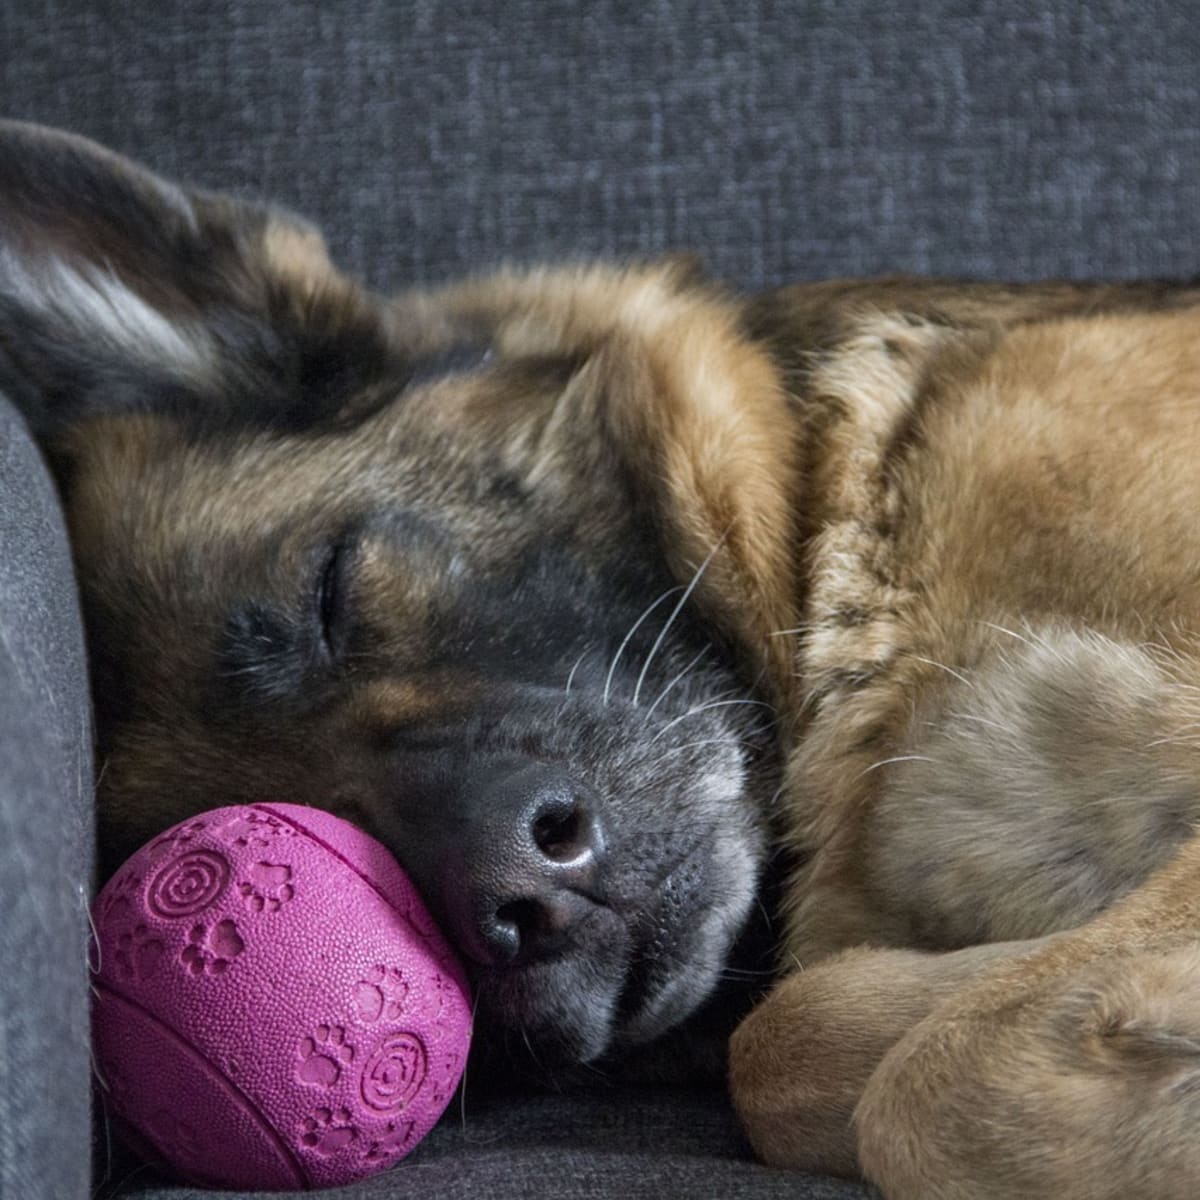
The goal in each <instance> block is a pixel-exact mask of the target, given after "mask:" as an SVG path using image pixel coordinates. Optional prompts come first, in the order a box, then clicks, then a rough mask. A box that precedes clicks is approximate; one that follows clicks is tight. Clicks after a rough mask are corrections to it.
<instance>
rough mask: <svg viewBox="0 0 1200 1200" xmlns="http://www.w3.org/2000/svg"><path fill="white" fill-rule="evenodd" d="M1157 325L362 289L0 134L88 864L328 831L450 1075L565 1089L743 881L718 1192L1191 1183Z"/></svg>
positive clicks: (1195, 719) (1189, 455) (636, 1042)
mask: <svg viewBox="0 0 1200 1200" xmlns="http://www.w3.org/2000/svg"><path fill="white" fill-rule="evenodd" d="M1198 301H1200V292H1198V291H1195V290H1192V289H1189V288H1187V287H1185V286H1182V285H1179V286H1172V285H1134V284H1124V285H1112V286H1105V285H1065V284H1063V285H1058V284H1050V285H1037V286H1022V287H1003V286H996V285H984V284H965V283H964V284H951V283H938V282H924V281H915V280H883V281H876V282H863V283H853V282H849V283H843V282H835V283H826V284H811V285H803V286H798V287H793V288H787V289H783V290H780V291H776V292H772V293H769V294H764V295H758V296H749V297H746V296H737V295H733V294H729V293H727V292H725V291H723V290H721V289H719V288H717V287H715V286H713V285H712V284H710V283H708V282H706V281H704V280H702V279H701V278H699V277H698V274H697V272H696V271H695V270H694V269H693V268H692V267H691V266H690V265H689V264H687V263H684V262H680V261H669V262H665V263H662V264H650V265H644V266H636V267H626V268H615V267H579V268H571V267H567V268H560V269H553V270H529V271H520V272H516V271H514V272H507V273H500V274H498V275H495V276H491V277H487V278H483V279H478V280H474V281H470V282H467V283H464V284H460V285H452V286H447V287H443V288H440V289H435V290H429V291H422V292H415V293H411V294H402V295H400V296H398V297H391V298H388V299H386V300H385V299H382V298H377V297H373V296H370V295H368V294H367V293H366V292H365V291H363V290H362V289H361V288H360V287H358V286H357V285H356V284H354V283H353V282H352V281H350V280H348V279H347V278H345V277H344V276H343V275H341V274H340V273H339V272H338V271H337V270H336V269H335V268H334V266H333V265H332V264H331V263H330V261H329V259H328V257H327V255H326V253H325V250H324V247H323V243H322V241H321V239H320V236H319V235H318V234H317V233H316V232H315V231H314V230H312V229H311V228H310V227H308V226H307V225H305V224H304V223H303V222H301V221H299V220H297V219H296V218H294V217H292V216H290V215H287V214H284V213H281V212H278V211H275V210H273V209H268V208H262V207H258V206H254V205H251V204H247V203H244V202H241V201H237V200H234V199H230V198H227V197H222V196H216V195H211V194H206V193H202V192H198V191H194V190H185V189H182V188H179V187H176V186H174V185H172V184H170V183H167V182H164V181H163V180H160V179H158V178H157V177H155V176H153V175H151V174H149V173H147V172H145V171H143V170H141V169H140V168H137V167H135V166H133V165H132V164H130V163H128V162H127V161H125V160H123V159H121V158H119V157H117V156H115V155H112V154H110V153H108V152H106V151H104V150H102V149H100V148H98V147H96V146H94V145H92V144H90V143H87V142H85V141H83V140H81V139H78V138H74V137H71V136H68V135H65V134H61V133H54V132H50V131H47V130H44V129H40V128H36V127H31V126H25V125H19V124H2V125H0V389H3V391H4V392H5V393H7V394H8V395H9V396H10V397H11V398H13V399H14V400H15V401H16V402H17V403H18V405H19V406H20V407H21V408H22V410H23V411H24V412H25V413H26V415H27V417H28V419H29V421H30V423H31V425H32V427H33V428H34V430H35V432H36V433H37V434H38V436H39V437H40V438H41V440H42V443H43V445H44V447H45V449H46V453H47V455H48V457H49V459H50V461H51V464H52V466H53V468H54V470H55V473H56V476H57V478H58V481H59V484H60V488H61V491H62V495H63V500H64V506H65V509H66V512H67V516H68V521H69V525H70V529H71V534H72V539H73V545H74V550H75V555H76V565H77V571H78V577H79V581H80V587H81V593H82V603H83V606H84V614H85V620H86V624H87V630H88V638H89V654H90V661H91V670H92V677H93V690H94V695H95V705H96V717H97V746H98V754H99V761H100V763H101V768H100V771H99V779H98V788H97V791H98V804H99V820H100V830H101V850H102V861H103V863H104V864H105V865H106V867H107V868H109V869H111V868H112V867H115V866H116V865H117V864H118V863H119V862H120V860H121V859H122V858H123V857H124V855H126V854H127V853H128V852H130V851H131V850H133V849H134V848H135V847H136V846H137V845H139V844H140V843H141V842H142V841H144V840H145V839H146V838H147V837H149V836H150V835H151V834H153V833H154V832H156V831H158V830H160V829H162V828H163V827H165V826H167V825H169V824H171V823H173V822H175V821H177V820H180V819H181V818H183V817H185V816H187V815H188V814H190V813H193V812H196V811H199V810H202V809H204V808H208V807H211V806H213V805H214V804H216V803H235V802H239V801H253V800H259V799H262V798H264V797H274V798H278V799H285V800H289V801H293V802H300V803H308V804H314V805H320V806H323V807H326V808H329V809H331V810H333V811H335V812H338V813H340V814H342V815H343V816H346V817H348V818H349V819H351V820H353V821H355V822H357V823H358V824H360V825H361V826H363V827H364V828H366V829H367V830H369V831H370V832H372V833H374V834H375V835H376V836H378V837H380V838H381V839H382V840H384V841H385V842H386V843H387V844H388V845H389V846H390V847H391V848H392V849H393V850H394V851H395V853H396V855H397V856H398V858H399V859H400V861H401V863H402V864H403V865H404V867H405V868H406V870H407V871H408V873H409V874H410V876H411V877H412V878H413V879H414V881H415V882H416V883H417V884H418V886H419V887H420V888H421V890H422V892H423V893H424V895H425V897H426V899H427V900H428V902H429V904H430V906H431V908H432V910H433V911H434V913H435V914H436V915H437V917H438V919H439V921H440V923H441V924H442V926H443V927H444V929H445V930H446V932H447V934H448V935H449V937H450V938H451V940H452V941H453V942H454V943H455V944H456V946H457V947H458V949H459V951H460V952H461V954H462V955H463V957H464V959H465V960H466V962H467V963H468V964H469V969H470V972H471V975H472V979H473V983H474V986H475V989H476V993H477V996H478V1000H479V1028H480V1037H479V1038H478V1039H477V1041H480V1042H483V1043H486V1044H487V1045H488V1046H491V1047H500V1048H502V1049H505V1050H506V1052H507V1050H508V1049H509V1048H512V1047H519V1046H527V1047H528V1049H529V1052H530V1053H531V1054H532V1055H533V1056H534V1057H536V1059H537V1060H538V1062H540V1063H542V1064H543V1065H545V1066H549V1067H550V1068H551V1069H555V1068H562V1069H564V1070H569V1069H570V1068H571V1067H572V1066H573V1065H578V1064H590V1063H596V1062H598V1061H608V1060H615V1059H618V1058H619V1057H620V1056H621V1055H622V1054H626V1055H627V1054H628V1051H629V1050H630V1048H640V1047H646V1046H649V1045H651V1044H662V1042H663V1040H664V1039H665V1038H669V1037H670V1036H672V1034H673V1032H674V1031H677V1030H680V1029H684V1028H686V1027H687V1026H688V1024H689V1022H690V1021H691V1020H693V1019H694V1018H695V1015H696V1014H697V1013H700V1012H702V1011H703V1010H704V1009H705V1006H706V1005H708V1004H709V1003H711V998H712V997H713V996H714V994H715V993H716V992H717V991H718V989H719V986H720V985H721V983H722V981H723V980H724V979H725V978H726V976H727V975H728V974H729V973H730V971H729V968H730V964H731V963H732V962H735V961H736V956H737V954H738V948H739V946H740V945H742V944H743V943H744V941H745V940H746V938H747V937H748V936H749V935H750V934H751V933H752V932H753V929H754V926H755V924H756V922H757V921H758V918H759V914H760V911H761V909H762V908H763V905H762V903H761V901H762V898H763V897H767V896H769V895H770V893H771V890H772V889H771V888H769V887H768V886H767V881H768V879H769V877H770V875H771V873H772V869H773V868H776V867H778V866H779V865H780V864H781V863H782V864H784V866H785V868H786V872H787V874H786V879H785V881H784V886H783V888H782V896H781V898H780V903H779V904H778V905H777V906H774V907H777V910H778V911H777V912H774V913H771V914H769V915H770V916H773V917H774V918H776V920H777V925H776V927H775V928H776V936H777V942H778V945H777V946H776V950H777V957H776V961H777V964H778V968H779V973H780V979H779V982H778V983H777V985H776V986H775V988H774V990H773V991H771V992H770V993H769V995H767V996H766V997H765V999H764V1000H763V1001H762V1003H761V1004H759V1005H758V1007H757V1008H756V1009H755V1010H754V1011H753V1012H752V1013H751V1015H750V1016H749V1017H748V1018H747V1019H746V1020H745V1021H744V1022H743V1023H742V1024H741V1026H740V1027H739V1028H738V1030H737V1032H736V1033H735V1034H734V1036H733V1039H732V1042H731V1044H730V1045H731V1051H730V1062H729V1070H730V1079H731V1083H732V1089H733V1096H734V1100H735V1103H736V1105H737V1107H738V1110H739V1112H740V1114H741V1117H742V1119H743V1121H744V1123H745V1126H746V1129H747V1131H748V1133H749V1135H750V1138H751V1141H752V1142H753V1144H754V1146H755V1148H756V1150H757V1151H758V1152H759V1153H760V1154H761V1155H762V1156H763V1157H764V1158H765V1159H766V1160H768V1161H770V1162H774V1163H777V1164H781V1165H791V1166H797V1167H803V1168H808V1169H822V1170H832V1171H838V1172H842V1173H846V1174H859V1173H862V1174H865V1175H866V1176H867V1177H868V1178H870V1179H873V1180H875V1181H876V1182H878V1183H879V1184H880V1185H881V1187H882V1188H883V1191H884V1192H885V1194H886V1195H887V1196H889V1197H893V1198H896V1200H901V1198H909V1197H911V1198H913V1200H917V1198H920V1200H930V1198H933V1197H964V1198H965V1197H997V1198H999V1197H1046V1198H1047V1200H1049V1198H1050V1197H1055V1198H1058V1197H1072V1196H1077V1197H1088V1198H1089V1200H1096V1198H1099V1197H1108V1196H1112V1197H1118V1196H1120V1197H1127V1196H1131V1195H1136V1196H1154V1197H1160V1196H1161V1197H1174V1196H1179V1197H1190V1196H1192V1195H1194V1194H1195V1191H1196V1188H1197V1186H1200V1151H1197V1150H1196V1149H1195V1148H1194V1144H1195V1139H1194V1138H1193V1137H1192V1136H1191V1133H1192V1129H1193V1127H1194V1122H1195V1120H1196V1119H1198V1118H1200V987H1198V986H1197V985H1200V875H1198V873H1197V870H1198V868H1200V843H1197V842H1196V841H1195V839H1194V838H1193V835H1192V831H1193V825H1194V822H1195V821H1196V819H1197V814H1198V812H1200V789H1198V787H1197V782H1198V780H1200V740H1198V735H1197V729H1200V643H1198V642H1197V638H1196V634H1197V632H1198V631H1200V533H1198V532H1197V526H1196V521H1195V519H1194V514H1195V513H1196V512H1197V511H1200V478H1198V476H1197V472H1196V469H1195V464H1196V461H1197V456H1198V454H1200V337H1198V335H1200V310H1198V309H1197V307H1196V306H1197V303H1198ZM447 355H449V356H451V359H452V360H453V362H452V365H449V366H447V365H446V361H447V360H446V356H447ZM464 355H465V356H464ZM454 363H456V364H457V365H454ZM464 364H465V365H464ZM641 1053H642V1051H640V1050H639V1054H641Z"/></svg>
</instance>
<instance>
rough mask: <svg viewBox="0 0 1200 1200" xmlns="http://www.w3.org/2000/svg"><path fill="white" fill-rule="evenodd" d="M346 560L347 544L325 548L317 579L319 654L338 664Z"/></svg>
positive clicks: (342, 629)
mask: <svg viewBox="0 0 1200 1200" xmlns="http://www.w3.org/2000/svg"><path fill="white" fill-rule="evenodd" d="M349 558H350V550H349V547H348V545H347V541H346V539H345V538H344V537H343V538H339V539H338V540H337V541H336V542H334V543H333V544H332V545H331V546H330V547H329V550H328V552H327V553H326V555H325V558H324V559H323V560H322V563H321V567H320V571H319V573H318V575H317V586H316V613H317V624H318V628H319V629H320V634H321V651H322V653H323V654H324V655H325V656H326V657H327V658H328V659H329V660H330V661H331V662H336V661H337V660H338V658H339V657H340V655H341V652H342V650H343V649H344V645H345V636H344V633H345V628H344V627H345V619H344V618H345V609H346V590H347V589H346V579H345V572H346V569H347V565H348V560H349Z"/></svg>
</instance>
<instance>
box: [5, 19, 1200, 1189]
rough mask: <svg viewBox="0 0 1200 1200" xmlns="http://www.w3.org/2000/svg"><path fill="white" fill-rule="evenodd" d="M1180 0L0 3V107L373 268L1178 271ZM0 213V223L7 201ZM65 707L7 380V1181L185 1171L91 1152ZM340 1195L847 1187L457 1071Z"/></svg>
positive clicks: (1188, 98) (1184, 119)
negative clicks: (270, 212)
mask: <svg viewBox="0 0 1200 1200" xmlns="http://www.w3.org/2000/svg"><path fill="white" fill-rule="evenodd" d="M1198 62H1200V22H1198V21H1196V19H1195V16H1194V7H1193V5H1192V4H1191V3H1190V2H1189V0H1141V2H1139V3H1136V4H1134V3H1124V4H1123V3H1119V2H1118V0H1092V3H1079V4H1074V3H1071V4H1065V3H1063V4H1050V3H1047V2H1045V0H1043V3H1040V4H1031V3H1028V2H1027V0H976V2H975V3H971V2H969V0H923V2H922V3H919V4H916V3H903V2H902V0H893V2H892V3H887V2H885V0H812V2H809V3H798V4H782V3H780V4H771V3H768V2H767V0H739V3H738V4H736V5H719V6H718V5H701V4H692V3H678V4H671V3H670V2H669V0H665V2H663V3H646V2H645V0H642V2H641V3H638V4H624V3H619V2H617V0H585V2H581V3H570V4H567V3H560V4H555V3H543V2H539V0H507V3H491V4H488V3H471V4H455V5H449V4H437V3H435V2H434V0H420V2H414V3H402V2H396V0H356V2H347V3H337V2H330V0H292V2H291V3H289V4H286V5H284V4H264V3H256V2H254V0H213V2H211V3H204V4H194V3H186V4H185V3H182V2H181V0H156V3H154V4H153V5H149V4H147V5H131V4H126V5H121V4H116V3H112V4H100V3H95V4H84V3H81V2H80V3H71V2H70V0H58V2H57V3H54V4H49V5H48V4H45V3H42V2H38V3H33V2H32V0H30V2H29V3H22V2H20V0H0V113H3V114H4V115H7V116H15V117H24V118H27V119H32V120H37V121H41V122H45V123H48V124H56V125H62V126H65V127H68V128H71V129H74V130H78V131H80V132H83V133H86V134H89V135H91V136H93V137H95V138H97V139H99V140H101V141H103V142H106V143H108V144H110V145H113V146H115V147H117V148H119V149H121V150H123V151H125V152H127V153H129V154H131V155H134V156H135V157H138V158H141V159H144V160H146V161H148V162H150V163H152V164H153V165H154V166H155V167H157V168H158V169H159V170H160V171H162V172H164V173H166V174H168V175H175V176H178V177H182V178H185V179H189V180H192V181H195V182H198V183H203V184H205V185H208V186H211V187H221V188H234V189H240V190H243V191H248V192H252V193H259V194H266V195H270V196H272V197H275V198H278V199H281V200H283V201H284V202H286V203H288V204H290V205H291V206H292V207H294V208H295V209H297V210H299V211H300V212H303V213H305V214H306V215H308V216H309V217H311V218H313V219H314V220H316V221H317V222H318V223H320V224H321V225H322V226H323V227H324V228H325V229H326V231H327V232H328V234H329V239H330V242H331V245H332V247H333V250H334V253H335V256H336V257H337V258H338V259H339V260H340V261H341V263H342V264H343V265H345V266H346V267H347V268H348V269H350V270H351V271H353V272H356V273H357V274H359V275H361V276H362V277H364V278H365V279H366V280H367V281H368V282H369V283H370V284H372V285H373V286H375V287H376V288H378V289H380V290H386V289H388V288H393V287H396V286H398V285H402V284H403V285H407V284H411V283H414V282H418V281H424V280H432V279H437V278H442V277H446V276H449V275H453V274H456V273H461V272H463V271H468V270H478V269H481V268H484V267H486V266H488V265H490V264H494V263H496V262H499V261H501V260H513V259H515V260H522V261H524V260H529V259H533V258H545V257H552V256H559V255H568V256H571V257H579V256H583V255H597V254H604V255H611V254H629V253H633V252H637V253H657V252H660V251H663V250H668V249H676V248H681V247H683V248H693V249H697V250H699V251H701V252H702V253H703V255H704V257H705V259H706V261H707V263H708V265H709V267H710V269H711V270H712V271H713V272H714V273H715V274H718V275H720V276H722V277H724V278H726V279H728V280H730V281H731V282H733V283H735V284H738V285H741V286H750V287H757V286H763V285H768V284H772V283H775V282H781V281H784V280H790V279H800V278H816V277H821V276H827V275H835V274H862V273H875V272H880V271H888V270H911V271H919V272H935V273H943V274H954V275H959V274H968V275H975V276H986V277H1006V278H1031V277H1035V276H1045V275H1067V276H1095V275H1116V276H1128V275H1179V274H1190V273H1192V272H1193V271H1194V269H1195V267H1194V264H1195V262H1196V259H1197V255H1196V252H1195V249H1194V241H1195V232H1196V228H1197V213H1200V109H1198V102H1197V82H1196V79H1197V76H1196V66H1197V63H1198ZM2 218H3V214H0V219H2ZM88 721H89V717H88V704H87V697H86V687H85V674H84V660H83V650H82V639H81V634H80V628H79V620H78V613H77V609H76V600H75V596H74V591H73V585H72V580H71V572H70V563H69V556H68V551H67V547H66V544H65V540H64V537H63V533H62V529H61V525H60V521H59V517H58V514H57V510H56V506H55V500H54V495H53V491H52V488H51V486H50V484H49V482H48V480H47V477H46V475H45V472H44V470H43V469H42V466H41V463H40V461H39V459H38V456H37V453H36V451H35V450H34V448H33V446H32V445H31V443H30V442H29V439H28V437H27V436H26V434H25V432H24V430H23V428H22V426H21V424H20V421H19V419H18V418H17V417H16V416H15V414H14V413H13V412H12V410H11V409H10V408H9V407H8V406H7V405H6V404H4V403H3V401H2V400H0V1196H3V1197H5V1198H6V1200H7V1198H8V1197H12V1198H13V1200H36V1198H39V1197H48V1198H53V1200H60V1198H61V1200H73V1198H75V1197H83V1196H86V1195H88V1194H89V1193H90V1192H97V1193H98V1194H99V1195H102V1196H105V1197H108V1196H142V1197H162V1198H166V1197H173V1198H175V1200H181V1198H182V1197H185V1196H190V1195H193V1194H195V1193H194V1192H192V1191H190V1190H188V1189H186V1188H179V1187H175V1186H172V1185H171V1184H170V1183H169V1182H167V1181H165V1180H162V1179H160V1178H158V1177H157V1176H155V1175H153V1174H152V1173H151V1172H149V1171H147V1170H145V1169H141V1168H138V1167H136V1165H132V1164H131V1163H130V1161H129V1160H128V1159H127V1158H126V1157H124V1156H123V1155H122V1153H121V1152H120V1151H119V1150H117V1149H116V1148H115V1147H114V1146H112V1145H110V1143H109V1139H108V1138H107V1137H106V1136H105V1130H104V1128H103V1126H102V1125H99V1126H98V1127H97V1132H98V1135H99V1136H98V1137H97V1149H96V1157H95V1165H94V1167H93V1164H92V1161H91V1156H90V1154H89V1144H90V1130H91V1121H90V1116H89V1113H90V1071H89V1055H88V1043H87V998H88V993H87V975H86V955H87V941H86V901H87V898H88V892H89V888H90V884H91V879H90V870H91V867H90V864H91V861H92V847H91V818H90V807H89V806H90V779H91V771H92V765H91V759H90V746H89V738H88ZM340 1194H343V1195H346V1196H351V1195H352V1196H356V1197H378V1198H382V1197H396V1198H399V1197H408V1196H418V1195H436V1196H438V1197H446V1198H452V1197H460V1196H461V1197H471V1198H472V1200H479V1198H483V1197H486V1198H488V1200H493V1198H494V1200H502V1198H504V1197H514V1198H516V1197H522V1198H524V1197H534V1196H555V1197H568V1198H575V1200H581V1198H583V1197H606V1196H632V1197H636V1196H647V1197H649V1196H653V1197H655V1198H656V1200H666V1198H668V1197H673V1196H680V1197H682V1196H689V1197H690V1196H710V1195H738V1196H747V1197H758V1196H762V1197H768V1196H785V1195H786V1196H791V1197H811V1198H817V1197H843V1196H844V1197H850V1196H860V1195H869V1194H870V1193H869V1192H868V1191H867V1189H864V1188H861V1187H858V1186H856V1185H853V1184H849V1183H843V1182H839V1181H835V1180H816V1179H802V1178H798V1177H793V1176H789V1175H786V1174H784V1173H781V1172H775V1171H770V1170H767V1169H766V1168H762V1167H759V1166H756V1165H755V1164H754V1163H752V1162H751V1161H749V1159H748V1157H747V1152H746V1148H745V1145H744V1144H743V1142H742V1140H741V1138H740V1136H739V1134H738V1131H737V1128H736V1125H735V1123H734V1121H733V1119H732V1116H731V1114H730V1111H729V1109H728V1106H727V1104H726V1102H725V1101H724V1098H723V1097H722V1095H721V1093H720V1091H719V1090H718V1089H710V1090H684V1089H676V1090H668V1089H663V1088H657V1089H629V1088H616V1087H612V1088H596V1089H593V1090H590V1091H583V1092H577V1093H571V1094H568V1095H565V1096H545V1095H538V1094H534V1093H530V1094H526V1095H517V1096H510V1097H506V1098H503V1099H495V1100H491V1101H483V1100H478V1101H475V1100H473V1099H472V1097H471V1094H470V1092H468V1096H467V1104H466V1108H465V1116H464V1115H463V1114H462V1113H460V1111H459V1110H458V1109H456V1110H455V1111H453V1112H452V1113H450V1114H449V1115H448V1116H447V1118H446V1119H445V1120H444V1121H443V1123H442V1124H441V1125H440V1126H439V1128H438V1129H437V1130H436V1131H435V1132H434V1134H432V1135H431V1137H430V1138H429V1139H428V1140H427V1142H426V1143H425V1144H424V1145H423V1146H422V1147H421V1148H420V1149H419V1150H418V1152H417V1153H416V1155H414V1157H413V1158H412V1159H410V1160H409V1161H408V1162H406V1163H404V1164H402V1165H401V1166H400V1167H398V1168H397V1169H396V1170H394V1171H392V1172H389V1173H387V1174H386V1175H384V1176H380V1177H377V1178H376V1179H375V1180H372V1181H368V1182H366V1183H364V1184H361V1185H359V1186H358V1187H357V1188H352V1189H344V1190H343V1192H342V1193H340Z"/></svg>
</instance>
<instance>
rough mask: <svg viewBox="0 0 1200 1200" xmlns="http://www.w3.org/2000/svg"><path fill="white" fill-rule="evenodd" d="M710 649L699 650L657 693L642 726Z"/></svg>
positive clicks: (709, 647) (647, 710)
mask: <svg viewBox="0 0 1200 1200" xmlns="http://www.w3.org/2000/svg"><path fill="white" fill-rule="evenodd" d="M711 649H712V647H711V646H705V647H704V649H703V650H701V651H700V653H699V654H697V655H696V657H695V658H693V659H692V661H691V662H690V663H688V665H687V666H686V667H684V668H683V670H682V671H680V672H679V674H678V675H676V676H675V678H674V679H672V680H671V682H670V683H668V684H667V686H666V687H665V688H663V690H662V691H661V692H659V693H658V696H657V697H656V698H655V700H654V703H653V704H651V705H650V707H649V708H648V709H646V715H645V717H644V718H643V720H642V724H643V725H646V724H648V723H649V721H650V718H651V717H652V716H654V710H655V709H656V708H657V707H658V706H659V705H660V704H661V703H662V702H663V701H664V700H665V699H666V698H667V694H668V693H669V692H670V691H671V689H672V688H673V687H674V686H675V685H676V684H677V683H679V682H680V680H682V679H683V678H684V676H685V675H687V673H688V672H689V671H690V670H691V669H692V668H693V667H694V666H695V665H696V664H697V663H698V662H699V661H700V660H701V659H702V658H703V657H704V656H705V655H706V654H707V653H708V652H709V650H711Z"/></svg>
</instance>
